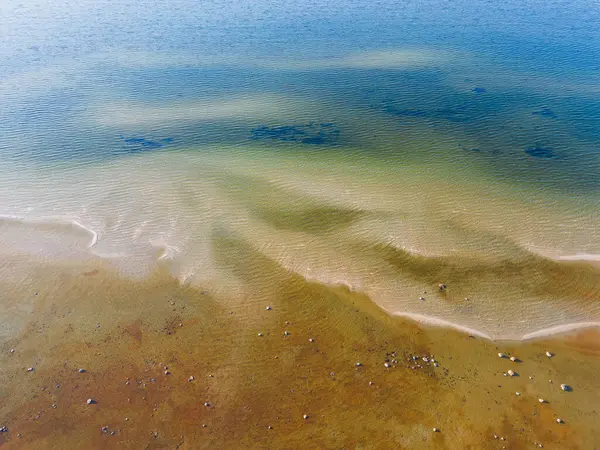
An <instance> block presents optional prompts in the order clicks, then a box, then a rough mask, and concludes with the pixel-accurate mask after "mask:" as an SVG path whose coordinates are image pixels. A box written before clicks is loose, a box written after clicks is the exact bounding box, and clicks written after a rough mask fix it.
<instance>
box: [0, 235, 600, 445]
mask: <svg viewBox="0 0 600 450" xmlns="http://www.w3.org/2000/svg"><path fill="white" fill-rule="evenodd" d="M222 245H227V246H228V248H229V251H228V252H227V253H224V254H222V255H221V261H220V263H221V264H222V265H223V266H226V267H228V268H229V270H230V271H231V272H232V273H234V274H235V276H236V277H237V279H238V280H240V281H241V282H242V284H243V286H244V290H243V292H239V295H237V296H233V295H232V296H224V295H222V294H219V293H215V292H213V291H212V290H211V289H212V288H210V287H208V288H207V289H206V290H204V291H203V290H202V289H201V288H197V287H193V288H192V287H190V286H185V285H182V284H181V283H180V282H179V281H177V280H175V279H173V278H172V277H171V276H170V275H169V274H168V273H165V272H163V271H161V270H157V271H155V272H154V273H153V274H152V275H151V276H149V277H148V278H145V279H138V280H135V279H129V278H126V277H122V276H120V275H119V273H117V272H116V271H115V270H113V269H112V268H111V267H109V266H106V264H101V263H98V262H96V261H89V262H84V263H81V262H78V263H77V264H71V265H69V264H66V263H63V264H62V265H61V264H59V263H56V262H54V263H52V265H51V267H49V266H48V265H44V264H42V263H39V264H37V265H35V266H32V268H31V273H30V277H31V279H32V280H35V283H34V284H31V285H29V284H28V285H27V288H21V289H17V290H15V289H13V290H10V289H8V287H7V286H1V287H2V288H3V289H4V290H5V292H6V293H7V294H6V296H5V298H4V299H3V305H2V306H3V308H4V311H5V317H8V318H9V319H11V320H12V322H13V327H12V328H10V329H9V328H7V327H3V328H2V330H3V335H2V341H1V344H0V349H1V351H0V373H1V379H2V380H3V382H2V384H1V385H0V397H1V398H2V401H1V402H0V426H6V427H7V428H8V431H7V432H3V433H0V446H2V447H3V448H6V449H12V448H30V449H34V448H35V449H44V448H70V449H79V448H81V449H89V448H136V449H139V448H148V449H159V448H164V449H167V448H168V449H175V448H178V449H195V448H382V449H388V448H419V449H421V448H438V449H439V448H448V449H454V448H477V449H483V448H491V449H493V448H503V447H505V448H511V449H520V448H534V443H538V444H539V443H541V444H542V445H543V446H544V448H560V449H567V448H569V449H570V448H573V449H576V448H582V449H583V448H593V447H594V446H595V445H598V443H600V430H599V429H598V428H597V426H596V425H597V423H598V419H599V417H598V405H600V392H599V391H598V389H597V382H596V378H597V373H598V370H599V369H600V344H599V342H600V331H598V330H597V329H585V330H582V331H579V332H576V331H571V332H570V333H569V334H564V335H561V336H555V337H545V338H538V339H535V340H530V341H527V342H516V341H507V342H500V341H491V340H487V339H484V338H481V337H478V336H474V335H469V334H467V333H462V332H459V331H457V330H454V329H450V328H443V327H433V326H428V325H425V324H421V325H420V324H418V323H416V322H414V321H411V320H409V319H407V318H402V317H393V316H390V315H389V314H387V313H386V312H384V311H383V310H382V309H380V307H378V306H377V305H375V304H374V303H373V302H372V301H371V300H370V299H369V298H368V297H367V296H365V295H363V294H361V293H359V292H353V291H351V290H350V289H348V288H347V287H343V286H326V285H323V284H320V283H316V282H312V281H307V280H306V279H305V278H303V277H301V276H299V275H297V274H294V273H293V272H290V271H288V270H286V269H285V268H283V267H282V266H280V265H279V264H278V263H276V262H275V261H274V260H271V259H269V258H267V257H265V256H264V255H263V254H261V253H260V252H258V251H256V250H255V249H253V248H252V247H251V246H249V245H247V244H246V243H244V242H243V241H241V240H236V239H234V238H228V240H227V242H223V243H222ZM257 270H260V271H261V273H263V274H264V277H262V278H261V277H256V273H257ZM9 282H10V283H13V282H14V280H8V281H3V282H2V283H3V284H4V283H9ZM432 289H435V286H432ZM267 306H270V307H271V309H270V310H267ZM7 322H8V320H7ZM7 330H8V331H7ZM286 331H287V332H288V335H287V336H286V335H285V332H286ZM259 333H261V334H262V336H259ZM311 339H312V340H313V341H312V342H311V341H310V340H311ZM10 349H14V352H12V353H11V351H10ZM546 351H550V352H552V353H553V354H554V356H553V357H552V358H548V357H547V356H546V354H545V353H546ZM498 352H503V353H506V354H507V355H509V356H510V355H514V356H516V357H517V358H518V359H519V360H520V361H521V362H512V361H510V360H509V359H508V358H499V357H498V355H497V354H498ZM431 355H433V357H434V358H435V361H436V362H437V363H436V364H437V365H438V366H437V367H436V366H435V365H434V364H433V363H432V360H431ZM413 356H418V359H417V360H413V359H412V357H413ZM423 356H427V358H428V359H429V360H430V361H429V363H427V362H425V361H423V359H422V358H423ZM393 360H396V361H397V362H396V363H395V362H393ZM386 362H388V364H389V365H390V367H389V368H387V367H385V366H384V364H385V363H386ZM357 363H360V366H357ZM28 368H33V369H34V370H32V371H28ZM80 368H82V369H84V370H85V371H84V372H83V373H80V371H79V369H80ZM509 369H512V370H514V371H515V372H516V373H517V374H518V376H514V377H510V376H504V375H503V373H505V372H507V371H508V370H509ZM190 377H193V380H191V381H189V379H190ZM530 377H533V378H532V379H531V378H530ZM549 380H552V382H550V381H549ZM561 383H565V384H567V385H569V386H571V387H572V390H571V391H569V392H564V391H563V390H562V389H561V387H560V385H561ZM516 392H520V394H521V395H519V396H518V395H516ZM539 398H543V399H545V400H546V401H547V402H546V403H543V404H542V403H540V402H539V401H538V399H539ZM88 399H93V400H94V402H95V403H92V404H87V400H88ZM205 403H207V405H208V406H206V405H205ZM304 415H307V416H308V417H307V418H306V419H305V418H304ZM557 418H560V419H562V420H563V421H564V423H562V424H561V423H557V421H556V419H557ZM103 427H107V428H104V429H103ZM434 428H436V429H438V431H437V432H434V431H433V429H434ZM494 435H496V436H497V439H495V438H494ZM501 438H504V440H502V439H501Z"/></svg>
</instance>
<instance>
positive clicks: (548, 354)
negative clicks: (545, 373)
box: [546, 352, 554, 358]
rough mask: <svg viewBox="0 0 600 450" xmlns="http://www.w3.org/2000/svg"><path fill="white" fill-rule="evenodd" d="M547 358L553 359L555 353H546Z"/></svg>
mask: <svg viewBox="0 0 600 450" xmlns="http://www.w3.org/2000/svg"><path fill="white" fill-rule="evenodd" d="M546 356H547V357H548V358H552V357H553V356H554V353H550V352H546Z"/></svg>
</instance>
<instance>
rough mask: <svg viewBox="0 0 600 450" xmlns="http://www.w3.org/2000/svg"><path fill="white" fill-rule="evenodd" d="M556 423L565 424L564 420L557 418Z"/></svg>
mask: <svg viewBox="0 0 600 450" xmlns="http://www.w3.org/2000/svg"><path fill="white" fill-rule="evenodd" d="M556 423H564V422H563V420H562V419H560V418H557V419H556Z"/></svg>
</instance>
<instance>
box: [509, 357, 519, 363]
mask: <svg viewBox="0 0 600 450" xmlns="http://www.w3.org/2000/svg"><path fill="white" fill-rule="evenodd" d="M510 360H511V361H512V362H517V361H518V360H517V358H515V357H514V356H511V357H510Z"/></svg>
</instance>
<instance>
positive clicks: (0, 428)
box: [0, 427, 8, 433]
mask: <svg viewBox="0 0 600 450" xmlns="http://www.w3.org/2000/svg"><path fill="white" fill-rule="evenodd" d="M0 433H8V428H7V427H0Z"/></svg>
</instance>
